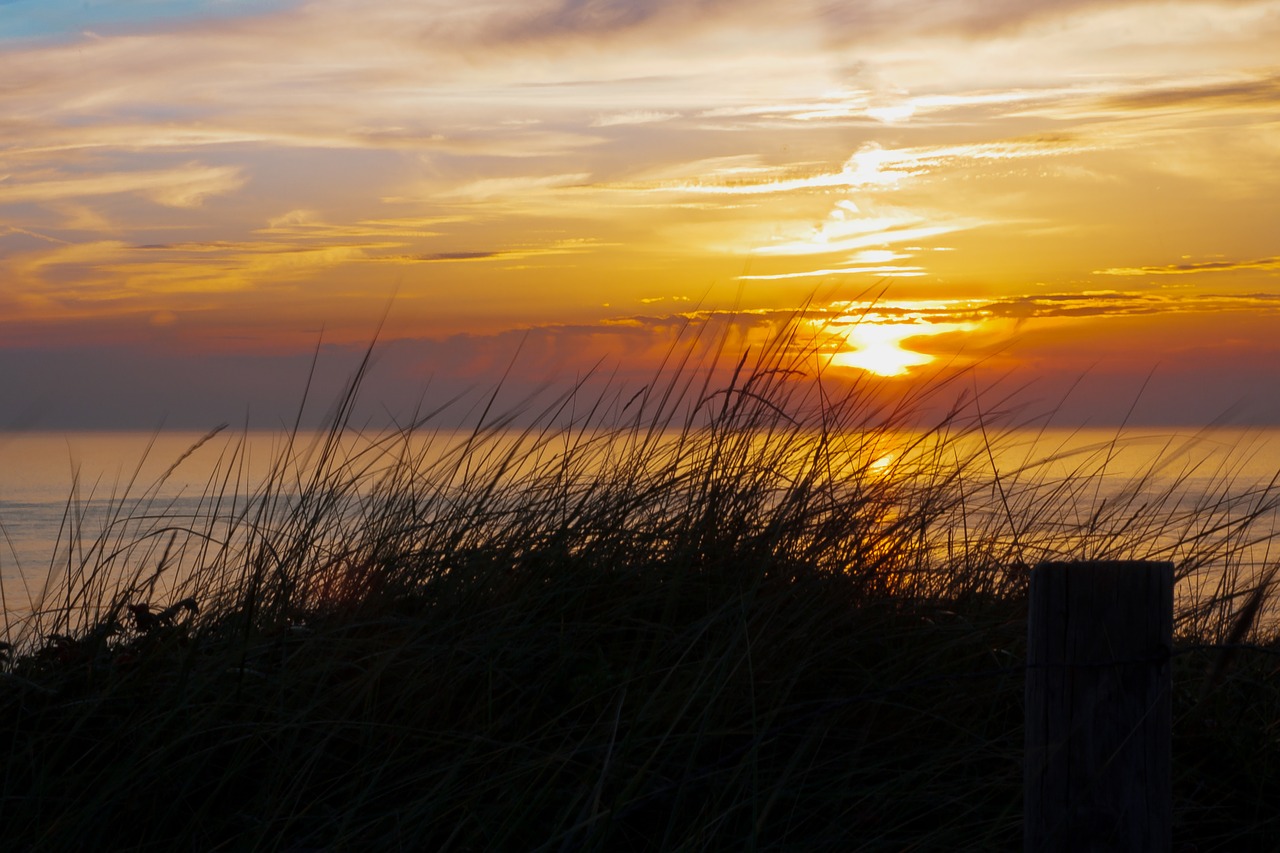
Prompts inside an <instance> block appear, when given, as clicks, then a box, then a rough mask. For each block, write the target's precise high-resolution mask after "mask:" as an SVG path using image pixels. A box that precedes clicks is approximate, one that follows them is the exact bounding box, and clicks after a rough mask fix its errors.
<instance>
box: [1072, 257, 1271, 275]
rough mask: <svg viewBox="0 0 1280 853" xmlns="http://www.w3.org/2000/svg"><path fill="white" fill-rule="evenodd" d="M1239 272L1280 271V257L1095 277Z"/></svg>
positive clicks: (1132, 270) (1123, 271)
mask: <svg viewBox="0 0 1280 853" xmlns="http://www.w3.org/2000/svg"><path fill="white" fill-rule="evenodd" d="M1239 270H1280V256H1277V257H1271V258H1258V259H1256V260H1252V261H1227V260H1223V261H1196V262H1193V263H1183V264H1162V265H1158V266H1146V267H1110V268H1108V269H1102V270H1094V271H1093V273H1094V275H1114V276H1144V275H1188V274H1191V273H1208V272H1237V271H1239Z"/></svg>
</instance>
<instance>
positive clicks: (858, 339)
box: [831, 320, 976, 376]
mask: <svg viewBox="0 0 1280 853" xmlns="http://www.w3.org/2000/svg"><path fill="white" fill-rule="evenodd" d="M974 328H976V324H974V323H872V322H867V321H865V320H864V321H863V322H860V323H858V324H856V325H854V326H852V327H850V329H849V330H848V331H847V332H846V333H844V337H845V341H846V342H847V343H848V344H849V345H850V346H851V347H852V349H848V350H845V351H843V352H838V353H836V354H835V355H833V356H832V357H831V364H833V365H835V366H837V367H856V368H858V369H860V370H865V371H867V372H869V373H874V374H876V375H877V376H905V375H907V374H908V373H909V372H910V371H911V369H912V368H914V367H923V366H924V365H926V364H929V363H931V362H933V361H936V360H937V356H934V355H929V354H928V353H923V352H916V351H914V350H909V349H905V348H904V347H903V346H902V344H903V342H904V341H906V340H908V339H910V338H919V337H926V336H932V335H941V334H946V333H948V332H968V331H972V330H973V329H974Z"/></svg>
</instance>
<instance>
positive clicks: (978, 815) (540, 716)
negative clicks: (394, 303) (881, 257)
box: [0, 329, 1280, 851]
mask: <svg viewBox="0 0 1280 853" xmlns="http://www.w3.org/2000/svg"><path fill="white" fill-rule="evenodd" d="M712 349H713V350H714V351H716V352H718V349H717V348H715V347H713V348H712ZM693 350H694V346H693V345H692V344H691V345H690V346H689V348H688V350H681V349H678V348H677V349H673V351H672V353H671V354H670V357H669V359H668V363H667V364H666V365H665V366H664V368H663V370H662V371H660V372H659V373H658V374H657V376H655V379H654V381H653V382H652V383H651V384H649V385H647V386H645V387H643V388H640V389H632V388H622V387H607V388H606V389H605V391H603V392H594V393H590V394H589V393H588V392H587V391H586V388H587V385H586V384H585V383H583V384H580V385H578V386H575V387H573V388H570V389H568V390H567V391H565V392H564V393H562V394H559V395H551V396H548V397H546V398H545V399H543V402H541V403H538V401H537V398H532V399H530V400H528V401H526V402H525V403H524V404H523V405H522V406H518V407H515V408H513V409H511V410H508V411H503V412H499V411H495V408H496V407H495V406H493V405H492V399H491V400H490V403H491V404H490V405H489V406H482V407H481V408H480V410H479V411H478V412H477V413H476V416H475V426H474V428H473V429H471V430H470V431H468V432H466V433H465V434H462V435H458V434H456V433H454V432H452V431H449V430H445V429H443V428H441V427H439V426H438V425H437V424H438V423H439V421H440V416H441V412H442V410H443V409H441V410H433V411H428V412H423V413H420V415H419V416H417V417H415V418H413V419H412V420H411V421H410V422H409V423H407V424H404V425H402V426H399V427H397V428H394V429H390V430H385V431H379V432H368V431H364V430H361V429H356V428H354V427H353V425H352V418H353V412H354V411H355V403H356V400H357V397H358V394H359V389H360V384H361V381H362V378H363V375H364V372H365V371H366V370H367V368H368V357H367V356H366V359H365V361H364V363H362V365H361V367H360V368H359V369H358V370H357V371H356V374H355V376H354V377H353V379H352V381H351V383H350V386H349V387H348V389H347V391H346V393H345V394H344V396H343V397H342V398H341V399H339V400H338V401H337V404H336V405H335V408H334V412H333V414H332V417H331V419H330V422H329V426H328V428H327V429H326V430H325V431H323V432H322V433H321V434H319V436H318V438H316V439H315V440H314V441H308V440H306V436H305V434H304V433H302V432H301V431H300V430H298V429H297V428H296V426H295V429H294V430H293V431H292V432H290V433H287V434H285V435H284V436H282V438H281V442H280V445H279V452H278V456H277V457H276V460H275V462H274V464H273V466H272V468H271V470H270V472H269V474H268V475H267V476H265V477H264V478H261V480H260V481H257V482H247V481H246V479H245V473H244V472H245V470H246V466H245V460H244V452H245V448H244V444H243V443H242V442H238V441H237V440H235V439H234V438H231V439H227V436H226V435H225V434H220V433H219V431H218V430H215V431H213V432H212V433H211V434H210V435H209V436H206V437H205V438H204V439H202V442H201V443H204V442H215V440H218V441H220V440H226V441H227V444H226V445H225V447H224V448H223V450H222V451H221V452H222V457H221V464H220V465H219V466H218V468H217V471H216V473H215V474H214V475H213V476H212V477H211V478H210V480H209V482H208V486H207V489H206V491H205V493H204V495H203V496H202V497H201V498H200V499H199V501H198V502H197V506H196V509H195V510H194V511H192V510H190V509H183V510H182V511H178V509H177V505H176V504H174V503H172V502H167V501H166V500H165V499H163V498H161V497H160V495H161V494H162V491H161V488H160V487H161V485H162V482H157V483H156V484H152V485H150V486H146V487H141V491H140V492H138V495H137V496H136V497H131V496H130V492H132V491H134V490H135V489H136V488H139V487H138V485H137V484H131V485H130V487H129V489H127V490H126V492H125V496H124V497H118V498H111V499H109V500H108V511H107V513H106V518H105V521H103V522H102V524H101V525H100V526H99V528H100V529H97V530H89V529H85V526H84V524H83V523H82V522H83V519H84V517H85V516H84V509H83V507H80V506H78V505H77V504H76V502H74V501H69V502H68V508H67V516H66V517H67V521H66V527H65V540H66V548H65V560H64V561H62V562H61V564H60V570H59V572H58V573H57V574H56V575H53V576H51V577H50V581H49V583H48V585H47V586H46V588H45V589H44V590H43V592H42V593H41V594H39V595H37V596H35V598H36V602H35V604H34V605H33V607H32V608H31V611H30V612H29V613H27V614H25V615H21V616H14V617H12V619H11V623H10V624H9V625H8V626H7V630H8V640H9V648H8V649H6V650H5V651H6V656H5V658H4V661H3V676H2V677H0V713H2V714H3V716H4V721H5V722H4V725H3V727H2V728H0V737H3V741H0V754H3V756H4V771H3V772H4V788H3V794H2V799H0V827H2V829H0V832H3V842H4V846H5V848H6V849H12V850H40V851H59V850H80V849H87V848H91V849H129V850H151V849H155V850H187V849H190V850H282V851H303V850H326V851H330V850H332V851H337V850H424V849H437V850H574V851H578V850H610V851H612V850H722V849H723V850H752V849H760V850H806V851H816V850H840V851H849V850H902V849H947V850H955V849H974V850H978V849H981V850H995V849H1012V848H1015V847H1016V846H1018V845H1019V844H1020V838H1021V799H1020V797H1021V773H1022V763H1021V762H1022V690H1023V678H1022V673H1021V666H1022V661H1023V659H1024V657H1023V655H1024V632H1025V593H1026V585H1027V578H1028V574H1029V570H1030V568H1031V567H1032V566H1034V565H1035V564H1036V563H1037V562H1039V561H1041V560H1046V559H1169V560H1173V561H1174V562H1175V564H1176V565H1177V566H1178V567H1179V571H1180V578H1179V604H1178V613H1177V632H1178V643H1179V651H1180V654H1179V655H1178V656H1177V657H1176V658H1175V667H1176V673H1175V683H1176V685H1177V688H1176V690H1177V696H1175V773H1176V779H1175V796H1176V800H1177V801H1176V803H1175V815H1176V822H1177V823H1176V826H1175V836H1176V837H1177V838H1178V839H1179V840H1180V841H1182V840H1185V841H1186V842H1187V843H1189V844H1194V845H1195V846H1196V849H1198V850H1214V849H1221V850H1246V849H1267V847H1268V845H1269V843H1270V842H1269V841H1268V839H1272V838H1274V837H1275V833H1276V831H1277V829H1280V827H1278V826H1277V824H1278V822H1280V818H1277V814H1276V812H1275V809H1274V804H1275V803H1276V802H1277V799H1278V798H1277V795H1280V746H1277V742H1276V739H1275V726H1276V720H1277V719H1280V713H1278V712H1280V688H1278V687H1277V684H1276V680H1275V664H1276V662H1275V658H1274V657H1273V656H1272V655H1274V654H1276V653H1277V652H1280V644H1277V642H1276V639H1275V637H1274V634H1273V633H1271V632H1269V630H1268V629H1267V628H1266V626H1267V625H1270V624H1272V623H1271V622H1270V621H1269V618H1268V615H1267V614H1268V608H1269V607H1270V598H1269V597H1268V596H1267V595H1266V592H1267V591H1268V587H1267V586H1266V585H1265V584H1264V581H1265V580H1267V579H1268V578H1269V577H1270V575H1269V574H1267V571H1268V570H1267V566H1266V565H1258V564H1256V561H1255V560H1254V558H1253V557H1252V556H1251V555H1253V554H1255V553H1257V552H1258V549H1259V548H1261V547H1263V546H1265V545H1266V543H1267V542H1269V541H1270V539H1272V538H1273V537H1274V536H1275V531H1274V530H1272V529H1271V528H1269V527H1267V524H1269V523H1270V519H1271V518H1273V517H1274V515H1275V511H1276V509H1277V503H1278V502H1280V492H1278V491H1277V489H1276V488H1275V484H1274V483H1273V484H1270V485H1264V486H1262V487H1249V488H1244V489H1233V482H1232V476H1231V473H1232V472H1231V470H1230V469H1226V470H1221V471H1216V472H1209V473H1211V474H1213V476H1212V477H1211V478H1210V483H1209V486H1208V487H1205V486H1204V485H1203V482H1202V481H1197V484H1196V486H1195V488H1194V489H1193V488H1192V487H1191V485H1190V483H1191V477H1192V475H1193V474H1195V475H1197V476H1199V475H1203V474H1204V473H1205V472H1204V471H1201V470H1199V469H1196V468H1195V467H1194V466H1190V467H1187V468H1184V469H1181V470H1180V471H1178V472H1176V473H1174V474H1173V475H1172V476H1170V475H1169V474H1170V472H1169V470H1168V466H1169V465H1170V464H1173V463H1172V462H1171V460H1174V459H1177V458H1180V457H1179V455H1178V454H1177V452H1176V451H1177V448H1174V447H1170V449H1169V452H1168V453H1166V454H1163V455H1161V456H1160V458H1158V459H1157V460H1156V461H1154V462H1152V463H1150V465H1149V466H1148V467H1147V468H1145V469H1144V470H1142V471H1140V472H1139V473H1138V474H1137V475H1135V476H1131V477H1129V478H1126V479H1125V480H1124V481H1123V482H1120V483H1119V484H1116V483H1114V482H1112V478H1111V477H1110V474H1109V472H1110V470H1111V466H1112V464H1113V459H1114V457H1115V454H1116V453H1117V450H1118V447H1117V445H1116V443H1110V444H1106V445H1099V446H1097V447H1094V448H1090V449H1086V450H1085V451H1072V452H1070V453H1067V452H1063V453H1061V454H1056V455H1054V454H1051V455H1050V457H1048V458H1044V457H1037V458H1027V459H1026V460H1025V462H1024V463H1023V464H1018V465H1015V466H1013V467H1012V469H1011V470H1000V468H999V466H998V465H997V464H996V460H997V458H1008V456H1009V454H1008V453H1007V452H1005V451H1006V450H1007V448H1006V447H1005V445H1007V444H1008V443H1010V442H1012V441H1013V439H1012V438H1011V436H1012V435H1013V433H1014V431H1013V429H1012V427H1014V426H1017V424H1015V423H1013V422H1012V421H1011V419H1010V416H1009V415H1007V414H999V413H994V414H993V412H992V411H991V409H992V408H993V406H991V405H978V403H979V402H982V403H989V402H990V401H972V400H971V401H970V402H969V403H967V404H965V403H964V402H963V401H962V402H961V403H958V404H956V405H955V406H952V407H949V408H945V409H942V410H939V411H940V414H938V415H937V416H936V417H935V418H934V421H933V423H932V425H931V426H928V427H923V428H922V427H920V425H919V423H918V422H917V420H918V418H915V416H916V415H917V414H918V413H919V411H921V408H922V404H923V403H924V402H930V403H936V402H937V399H940V396H938V397H935V398H934V399H932V400H929V401H924V400H922V399H920V398H913V399H907V400H897V401H894V402H893V403H892V404H891V405H885V404H883V403H876V402H873V401H874V400H876V399H878V398H877V396H876V395H874V394H871V393H868V391H867V389H866V388H865V387H864V386H861V385H854V386H853V387H852V388H851V389H849V388H845V389H843V390H842V391H839V392H838V393H837V392H835V391H833V389H832V387H831V385H830V383H824V382H823V381H821V379H820V377H815V370H814V364H815V355H816V353H815V352H814V351H813V350H812V349H811V348H808V347H806V346H804V345H803V342H802V341H800V340H799V338H798V335H797V333H796V330H795V329H791V330H789V331H787V332H784V333H783V334H781V335H779V336H778V337H776V338H774V339H773V340H772V341H771V342H770V343H769V344H768V345H767V346H765V347H764V348H762V349H761V350H760V351H759V352H757V353H754V354H749V355H748V356H744V357H743V358H742V359H741V360H740V361H738V362H736V363H732V364H722V363H719V362H717V361H714V360H713V361H712V362H711V363H699V362H698V360H697V359H696V358H694V357H693V356H692V355H691V353H692V352H693ZM713 354H714V353H713ZM949 390H950V389H946V388H943V389H935V390H934V392H933V393H934V394H935V395H941V394H942V393H943V392H944V391H949ZM934 408H937V407H936V406H935V407H934ZM994 408H997V409H998V408H999V406H995V407H994ZM181 461H182V460H178V461H176V462H175V463H174V465H175V467H176V466H177V465H178V464H179V463H180V462H181ZM173 470H174V469H173V468H172V467H171V468H170V471H169V472H168V473H172V471H173ZM166 476H168V474H166ZM163 480H164V478H163V477H162V478H161V481H163ZM184 506H185V505H184ZM1227 640H1230V641H1231V646H1232V649H1233V650H1234V651H1235V652H1237V655H1236V658H1235V659H1234V660H1231V661H1229V663H1230V665H1229V666H1224V665H1223V664H1224V663H1225V661H1224V659H1223V656H1222V649H1221V648H1219V646H1221V645H1222V644H1223V643H1224V642H1226V641H1227Z"/></svg>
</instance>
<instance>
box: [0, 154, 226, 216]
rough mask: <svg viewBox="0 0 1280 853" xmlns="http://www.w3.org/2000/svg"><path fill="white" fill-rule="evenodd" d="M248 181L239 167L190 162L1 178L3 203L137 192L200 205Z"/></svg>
mask: <svg viewBox="0 0 1280 853" xmlns="http://www.w3.org/2000/svg"><path fill="white" fill-rule="evenodd" d="M244 184H245V179H244V178H243V176H242V173H241V170H240V169H239V168H238V167H235V166H206V165H203V164H200V163H188V164H187V165H185V166H181V167H178V168H176V169H163V170H154V171H137V172H104V173H90V174H84V175H75V176H72V175H64V176H61V177H57V178H53V179H46V180H33V181H4V182H0V205H10V204H23V203H27V202H52V201H64V200H69V199H82V198H86V197H92V196H103V195H116V194H119V193H136V194H139V195H142V196H145V197H146V198H149V199H151V200H152V201H154V202H156V203H157V204H162V205H165V206H167V207H199V206H200V204H201V203H202V202H203V201H204V200H205V198H207V197H208V196H211V195H222V194H225V193H229V192H234V191H235V190H238V189H240V188H241V187H242V186H244Z"/></svg>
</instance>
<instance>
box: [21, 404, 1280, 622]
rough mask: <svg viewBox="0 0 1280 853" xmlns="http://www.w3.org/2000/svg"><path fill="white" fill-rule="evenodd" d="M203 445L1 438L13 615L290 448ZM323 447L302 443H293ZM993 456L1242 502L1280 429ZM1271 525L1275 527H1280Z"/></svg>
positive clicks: (1270, 460) (1036, 473) (1046, 438)
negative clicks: (88, 544) (126, 529)
mask: <svg viewBox="0 0 1280 853" xmlns="http://www.w3.org/2000/svg"><path fill="white" fill-rule="evenodd" d="M460 437H461V434H437V435H435V436H434V439H433V441H432V446H433V447H434V448H438V449H433V450H432V451H431V452H430V453H428V454H426V455H425V456H424V458H426V459H428V460H430V459H437V458H439V456H440V455H441V454H442V453H443V452H444V450H445V448H447V447H449V446H451V445H452V444H453V443H455V442H456V441H457V440H459V438H460ZM201 438H202V436H201V435H200V434H198V433H187V432H162V433H159V434H153V433H140V432H124V433H69V434H51V433H8V434H6V433H0V580H2V581H3V584H4V591H5V595H6V600H7V601H8V603H9V605H10V607H12V606H13V605H14V603H15V602H19V601H23V600H26V599H27V597H28V595H30V594H31V592H32V591H33V590H34V591H38V589H39V588H40V587H41V586H43V584H44V583H45V580H46V579H47V578H48V577H49V576H50V573H51V572H57V571H59V570H60V567H61V566H65V565H67V563H68V562H69V561H70V560H73V559H74V556H75V555H74V553H73V552H72V551H70V550H69V543H72V542H74V541H77V540H79V541H84V540H92V539H93V538H94V537H95V536H96V535H97V534H98V533H99V532H100V531H101V530H102V529H103V526H104V525H105V524H109V523H110V519H109V517H108V515H109V513H110V512H112V511H113V510H115V511H118V510H119V509H120V508H123V510H124V513H123V514H125V515H128V514H129V512H130V510H131V508H133V511H134V512H140V511H145V512H149V513H152V514H155V513H157V512H163V513H165V514H166V515H169V516H172V517H174V518H175V519H178V520H181V519H182V518H193V517H198V516H199V514H200V513H201V512H205V513H207V512H208V501H209V496H211V495H222V496H223V497H224V498H230V497H232V496H235V495H241V496H243V495H246V494H248V493H250V492H251V491H252V489H253V487H254V486H256V485H257V484H258V483H260V482H262V481H263V479H264V478H265V477H266V476H267V475H268V473H269V472H270V470H271V468H272V465H273V463H275V462H276V460H278V459H279V458H280V455H281V451H282V449H283V448H284V442H285V440H286V439H285V437H284V436H282V435H281V434H280V433H249V434H247V435H245V434H235V435H227V434H225V433H224V434H221V435H217V436H214V437H213V438H211V439H209V440H207V441H206V442H205V443H203V444H202V445H199V446H196V445H197V444H199V442H200V439H201ZM316 438H317V436H315V435H312V434H308V435H304V436H300V437H299V439H298V440H297V442H296V444H295V446H297V447H306V446H308V445H309V444H310V443H312V442H313V441H314V440H315V439H316ZM880 446H881V449H883V447H884V446H885V445H884V444H883V443H882V444H881V445H880ZM193 447H194V449H193ZM957 449H958V450H960V451H961V452H963V448H962V447H958V448H957ZM893 456H894V454H893V452H892V451H889V452H885V454H884V458H883V459H881V460H880V464H884V465H891V464H893V462H894V459H893ZM991 457H992V458H991V460H990V462H991V463H993V464H994V466H995V468H996V469H998V470H1000V471H1001V472H1002V474H1003V475H1006V476H1008V477H1009V478H1010V482H1016V481H1017V480H1018V478H1022V479H1024V480H1031V481H1037V482H1044V481H1048V480H1052V479H1054V478H1061V479H1064V480H1065V479H1069V478H1071V477H1072V476H1075V475H1076V474H1077V473H1078V472H1080V471H1081V470H1087V471H1090V472H1095V473H1096V472H1098V471H1100V470H1101V471H1105V477H1104V478H1102V479H1101V480H1098V485H1097V488H1096V489H1095V490H1094V495H1093V496H1092V497H1091V498H1090V499H1094V500H1101V499H1103V498H1104V497H1105V496H1106V493H1107V491H1108V490H1117V489H1121V488H1123V487H1124V485H1125V484H1126V483H1132V482H1133V479H1134V478H1135V477H1137V476H1143V475H1145V476H1146V477H1147V487H1148V488H1150V489H1153V490H1158V489H1159V488H1161V487H1162V486H1163V485H1165V484H1168V483H1172V482H1174V481H1177V482H1179V483H1180V486H1179V492H1180V494H1181V495H1182V496H1183V497H1182V500H1183V501H1184V502H1191V503H1194V501H1195V500H1196V499H1197V495H1208V494H1220V493H1222V492H1223V490H1224V487H1225V488H1226V489H1227V490H1229V491H1231V492H1234V493H1239V492H1246V491H1248V490H1250V489H1253V488H1257V487H1259V486H1264V485H1265V484H1266V483H1268V482H1270V481H1272V480H1273V479H1274V478H1275V477H1276V476H1277V472H1280V430H1261V431H1260V430H1226V429H1220V430H1214V431H1212V432H1208V433H1204V434H1202V435H1200V436H1195V435H1193V434H1192V433H1189V432H1186V433H1179V432H1171V431H1168V430H1159V429H1129V430H1127V431H1125V432H1124V433H1122V434H1119V435H1118V434H1117V433H1116V431H1114V430H1084V431H1079V430H1077V431H1045V432H1037V433H1032V432H1015V433H1006V434H1004V435H1003V436H1002V437H1001V438H1000V440H999V442H998V446H997V447H996V448H994V449H993V452H992V454H991ZM1095 479H1096V478H1095ZM1226 484H1229V485H1226ZM77 519H78V520H79V522H78V523H79V528H80V530H81V531H82V532H81V533H80V535H79V536H77V535H76V534H75V531H74V527H75V525H76V520H77ZM1270 524H1271V529H1273V530H1274V529H1277V526H1278V525H1277V523H1276V520H1274V519H1273V520H1272V521H1271V522H1270Z"/></svg>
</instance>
